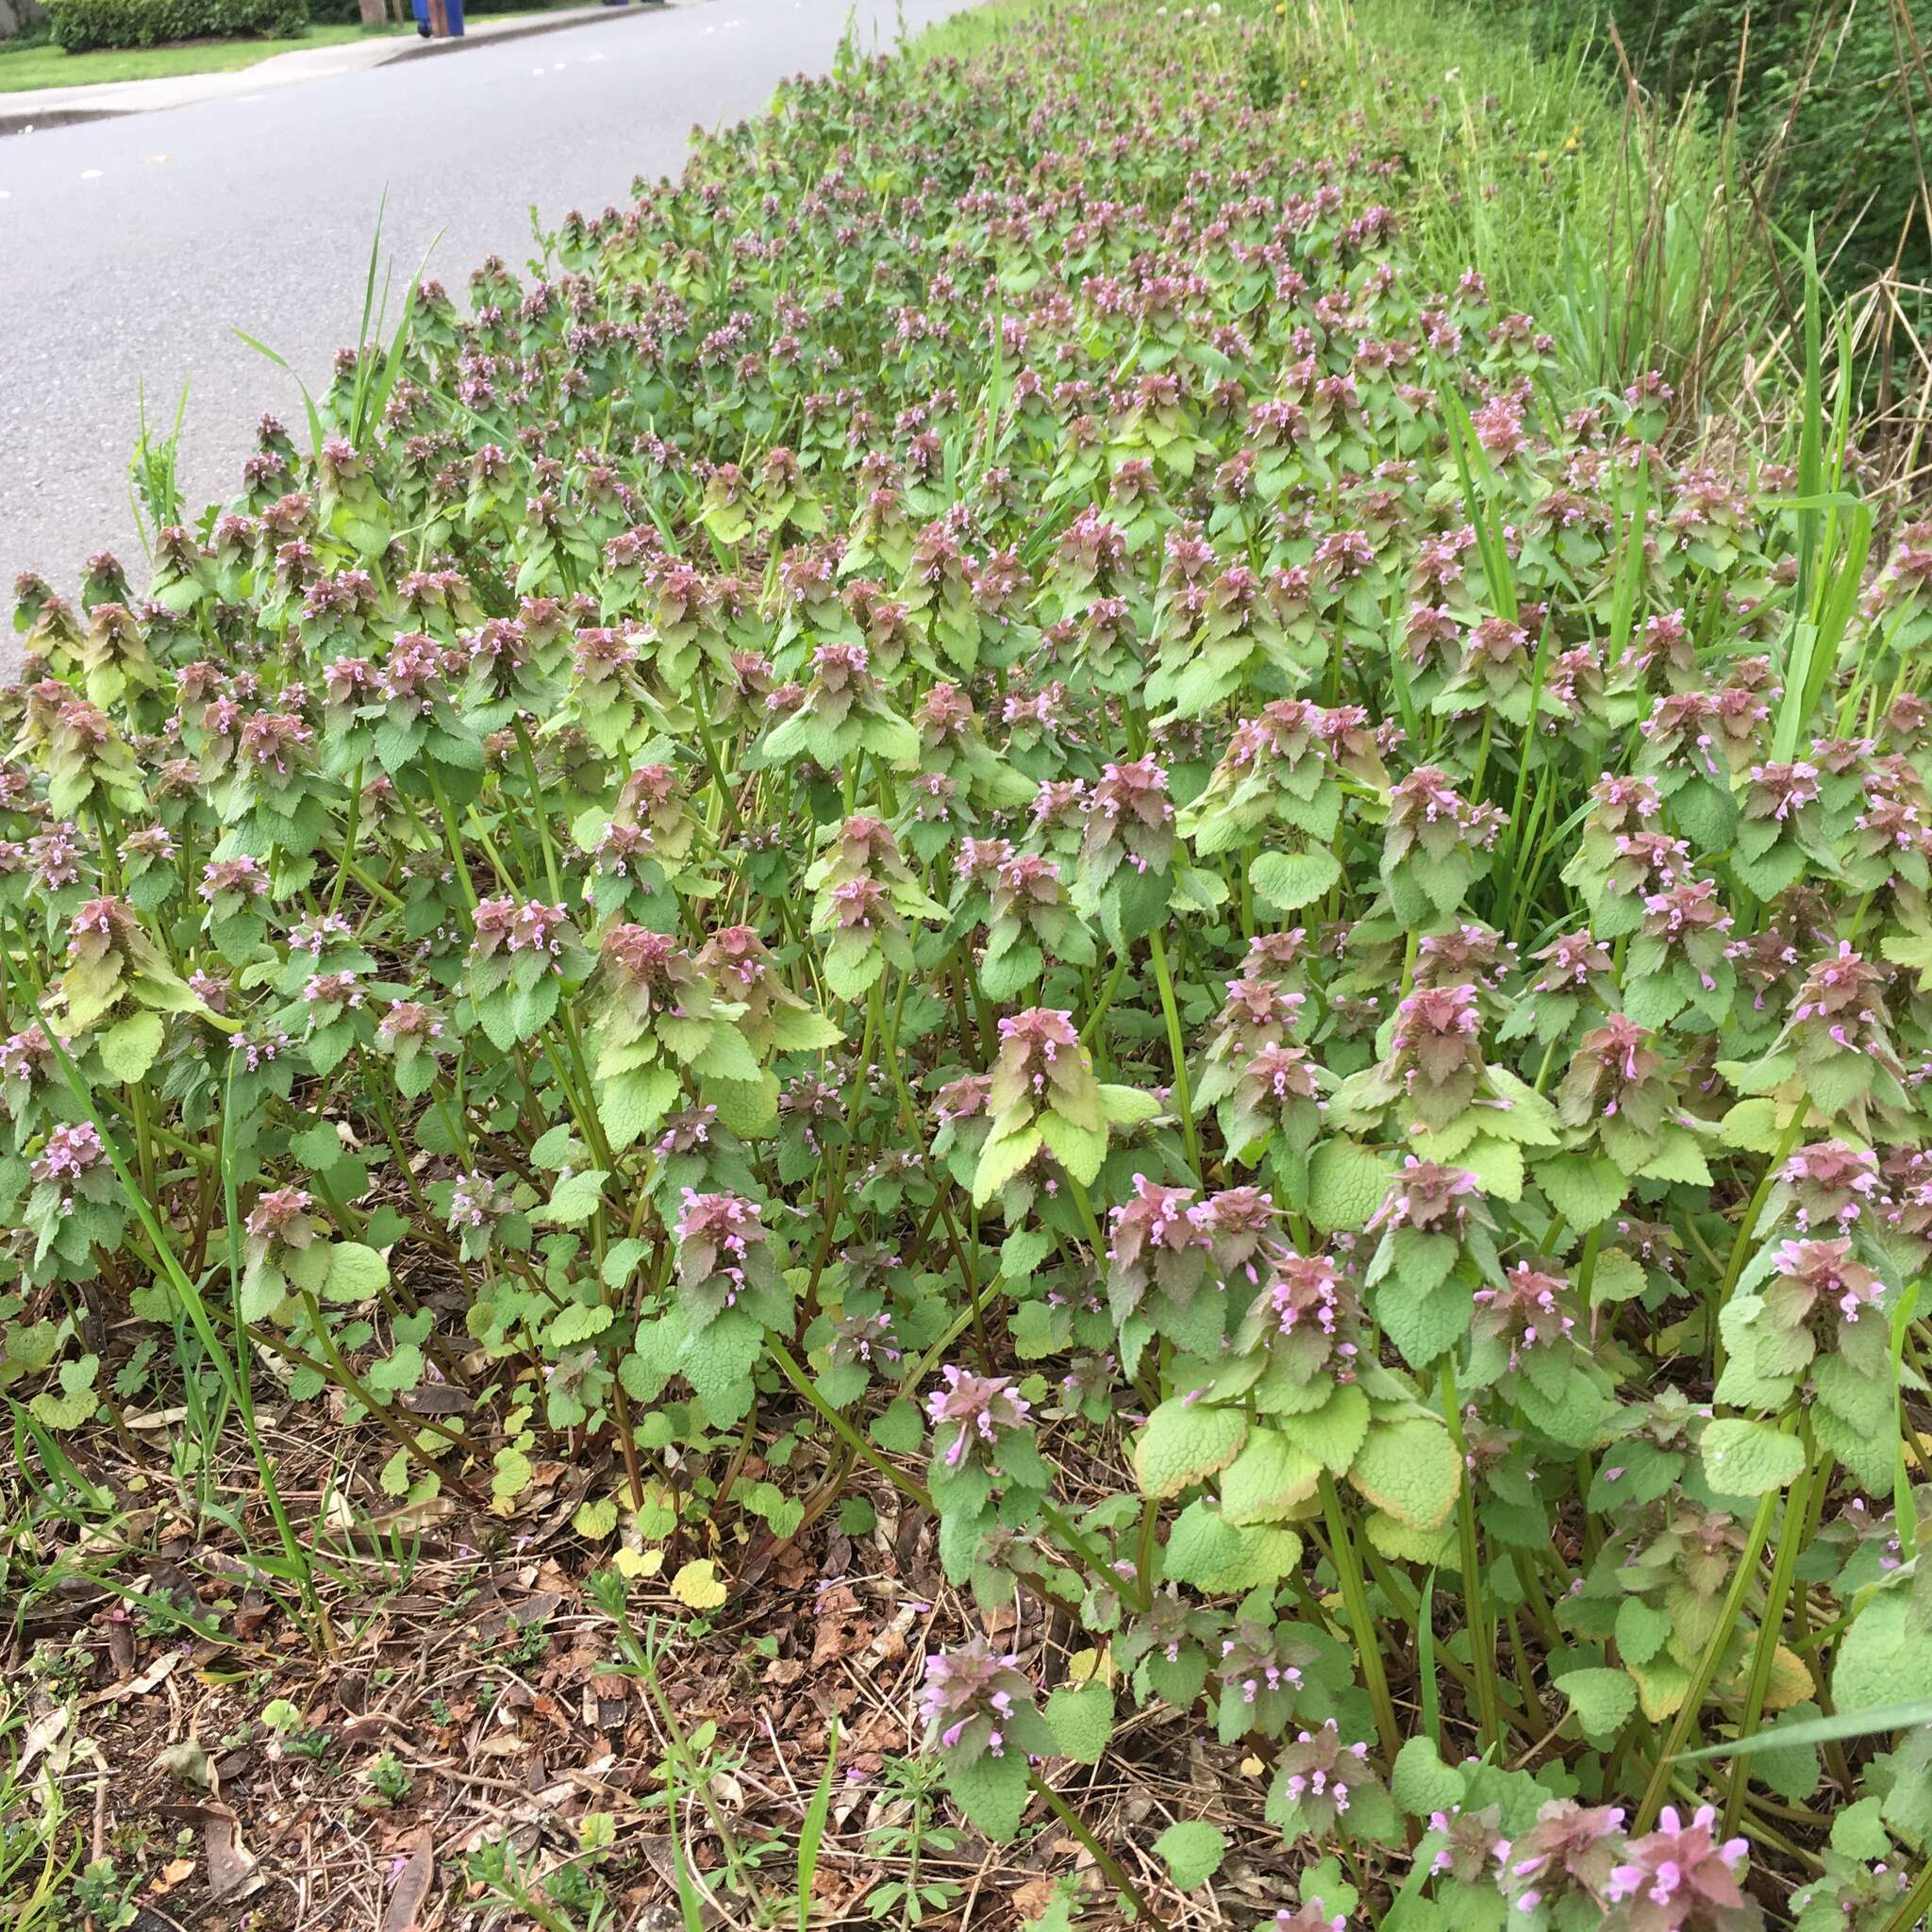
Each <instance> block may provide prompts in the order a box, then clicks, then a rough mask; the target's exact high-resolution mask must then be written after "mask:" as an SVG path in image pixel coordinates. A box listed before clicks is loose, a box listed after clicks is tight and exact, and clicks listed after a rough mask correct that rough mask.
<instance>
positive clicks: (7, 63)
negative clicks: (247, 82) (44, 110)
mask: <svg viewBox="0 0 1932 1932" xmlns="http://www.w3.org/2000/svg"><path fill="white" fill-rule="evenodd" d="M403 31H404V29H403V28H401V27H394V26H391V27H363V26H356V25H346V26H308V27H305V28H304V29H303V31H302V32H301V33H299V34H296V35H293V36H291V38H289V39H288V40H281V41H264V40H248V41H184V42H180V43H179V44H178V45H175V46H170V47H103V48H102V49H100V51H99V52H97V53H92V54H68V53H63V52H62V51H61V50H60V49H59V48H58V47H57V46H56V45H55V44H54V43H53V42H52V41H50V40H48V39H47V38H46V37H45V35H44V34H43V33H42V34H29V35H23V36H22V37H21V38H20V39H19V40H14V41H0V93H9V94H10V93H26V92H30V91H32V90H35V89H38V88H48V87H79V86H81V85H82V84H83V83H84V82H88V81H97V80H155V79H158V78H160V77H162V76H164V75H175V74H227V73H230V72H232V71H233V70H234V69H236V68H238V67H253V66H254V65H255V64H256V63H257V62H258V61H260V60H272V59H274V58H275V56H276V55H277V54H288V53H292V52H293V51H294V50H295V49H296V48H297V47H327V46H334V45H339V44H340V43H341V42H344V41H359V40H360V39H361V38H362V37H363V36H364V35H365V34H368V33H401V32H403Z"/></svg>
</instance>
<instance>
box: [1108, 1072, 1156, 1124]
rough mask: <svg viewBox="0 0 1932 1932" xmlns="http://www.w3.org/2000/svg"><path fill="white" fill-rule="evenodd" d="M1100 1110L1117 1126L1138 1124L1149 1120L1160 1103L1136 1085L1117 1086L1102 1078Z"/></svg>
mask: <svg viewBox="0 0 1932 1932" xmlns="http://www.w3.org/2000/svg"><path fill="white" fill-rule="evenodd" d="M1100 1110H1101V1112H1102V1113H1103V1114H1105V1115H1106V1116H1107V1118H1108V1120H1109V1121H1111V1122H1112V1123H1113V1124H1114V1125H1115V1126H1117V1127H1134V1126H1139V1125H1140V1124H1141V1122H1142V1121H1151V1120H1152V1119H1153V1118H1154V1116H1155V1115H1156V1114H1158V1112H1159V1111H1160V1103H1159V1102H1158V1100H1156V1099H1155V1097H1154V1096H1153V1094H1151V1093H1142V1092H1141V1090H1140V1089H1139V1088H1138V1087H1118V1086H1115V1085H1113V1084H1112V1083H1110V1082H1108V1081H1106V1080H1103V1081H1102V1082H1101V1083H1100Z"/></svg>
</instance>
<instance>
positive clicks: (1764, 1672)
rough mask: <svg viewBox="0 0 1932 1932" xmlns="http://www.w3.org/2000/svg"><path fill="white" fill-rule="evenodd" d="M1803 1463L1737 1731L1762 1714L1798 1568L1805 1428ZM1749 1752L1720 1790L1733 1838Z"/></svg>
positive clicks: (1749, 1729)
mask: <svg viewBox="0 0 1932 1932" xmlns="http://www.w3.org/2000/svg"><path fill="white" fill-rule="evenodd" d="M1805 1434H1806V1437H1807V1441H1806V1443H1805V1467H1804V1468H1803V1469H1801V1470H1800V1471H1799V1472H1798V1475H1797V1480H1796V1481H1795V1482H1793V1483H1792V1484H1791V1487H1790V1492H1789V1493H1788V1494H1787V1495H1786V1497H1785V1516H1784V1524H1783V1526H1782V1527H1781V1528H1780V1529H1779V1531H1778V1539H1777V1555H1776V1557H1774V1558H1773V1560H1772V1566H1771V1585H1770V1588H1769V1590H1768V1591H1766V1593H1765V1598H1764V1614H1763V1616H1762V1618H1761V1619H1760V1620H1759V1622H1758V1625H1757V1643H1756V1644H1755V1645H1754V1647H1753V1649H1752V1653H1751V1676H1750V1680H1749V1683H1748V1684H1747V1686H1746V1688H1745V1691H1744V1712H1743V1718H1742V1721H1741V1722H1740V1724H1739V1726H1738V1735H1739V1737H1740V1738H1748V1737H1750V1736H1751V1735H1752V1733H1753V1732H1754V1731H1756V1730H1757V1721H1758V1719H1759V1718H1760V1717H1762V1716H1763V1715H1764V1699H1765V1695H1766V1693H1767V1692H1768V1691H1770V1689H1771V1672H1772V1666H1773V1664H1774V1662H1775V1661H1776V1657H1777V1640H1778V1632H1779V1630H1780V1629H1781V1628H1782V1627H1783V1624H1784V1616H1785V1598H1786V1597H1787V1596H1788V1595H1789V1594H1790V1588H1791V1576H1792V1574H1793V1573H1794V1572H1795V1571H1796V1569H1797V1567H1798V1557H1799V1553H1800V1552H1801V1551H1802V1550H1803V1548H1804V1545H1805V1518H1806V1514H1807V1509H1808V1507H1809V1505H1810V1500H1811V1498H1810V1488H1811V1458H1812V1454H1813V1451H1812V1446H1811V1443H1810V1441H1809V1436H1810V1431H1809V1430H1808V1429H1807V1430H1806V1431H1805ZM1750 1762H1751V1759H1750V1754H1749V1753H1748V1752H1746V1753H1742V1754H1740V1756H1739V1757H1738V1758H1737V1760H1736V1762H1735V1763H1733V1765H1732V1766H1731V1781H1730V1785H1729V1787H1728V1789H1727V1790H1726V1791H1725V1793H1724V1837H1725V1838H1729V1837H1731V1836H1732V1835H1733V1834H1734V1833H1735V1832H1736V1831H1737V1829H1738V1821H1739V1819H1740V1817H1741V1816H1742V1814H1743V1810H1744V1792H1745V1789H1746V1787H1747V1786H1748V1785H1749V1783H1750Z"/></svg>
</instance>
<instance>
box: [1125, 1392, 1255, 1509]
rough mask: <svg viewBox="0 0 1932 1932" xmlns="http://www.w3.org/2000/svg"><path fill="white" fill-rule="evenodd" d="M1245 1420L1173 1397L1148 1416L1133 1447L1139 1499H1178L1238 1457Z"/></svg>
mask: <svg viewBox="0 0 1932 1932" xmlns="http://www.w3.org/2000/svg"><path fill="white" fill-rule="evenodd" d="M1247 1433H1248V1419H1247V1417H1246V1416H1244V1415H1243V1414H1242V1413H1241V1410H1240V1409H1237V1408H1208V1407H1204V1406H1203V1405H1201V1404H1199V1403H1189V1402H1187V1401H1186V1400H1184V1399H1183V1398H1182V1397H1180V1396H1172V1397H1170V1398H1169V1399H1168V1400H1167V1401H1166V1402H1163V1403H1162V1404H1161V1405H1160V1407H1158V1408H1157V1409H1156V1410H1155V1411H1154V1413H1153V1414H1152V1415H1151V1416H1149V1417H1148V1418H1147V1426H1146V1427H1145V1428H1144V1429H1142V1430H1141V1436H1140V1440H1139V1441H1137V1442H1136V1443H1135V1444H1134V1475H1135V1478H1136V1480H1137V1481H1138V1482H1139V1483H1140V1485H1141V1494H1142V1495H1143V1496H1154V1497H1161V1496H1177V1495H1179V1494H1180V1492H1181V1491H1183V1490H1184V1489H1186V1488H1187V1487H1188V1486H1189V1484H1191V1483H1197V1482H1200V1481H1202V1480H1203V1479H1204V1478H1205V1477H1208V1476H1210V1475H1212V1474H1215V1472H1216V1471H1218V1470H1223V1469H1225V1468H1226V1467H1227V1465H1228V1464H1229V1463H1230V1462H1232V1461H1233V1460H1234V1459H1235V1457H1236V1456H1237V1455H1239V1454H1240V1453H1241V1443H1242V1442H1243V1441H1245V1440H1246V1437H1247Z"/></svg>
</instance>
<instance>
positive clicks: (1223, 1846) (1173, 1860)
mask: <svg viewBox="0 0 1932 1932" xmlns="http://www.w3.org/2000/svg"><path fill="white" fill-rule="evenodd" d="M1154 1850H1155V1854H1156V1856H1157V1857H1159V1859H1160V1861H1161V1862H1162V1863H1163V1864H1164V1865H1165V1866H1166V1867H1167V1875H1168V1876H1169V1878H1171V1879H1172V1880H1173V1881H1174V1890H1177V1891H1192V1890H1194V1888H1195V1887H1196V1886H1197V1885H1206V1884H1207V1883H1208V1880H1209V1879H1210V1878H1212V1877H1213V1876H1214V1874H1216V1873H1217V1872H1219V1871H1220V1870H1221V1861H1222V1859H1223V1858H1224V1857H1226V1855H1227V1840H1226V1839H1225V1838H1224V1837H1223V1835H1222V1834H1221V1833H1220V1832H1219V1831H1218V1830H1217V1829H1216V1828H1215V1827H1214V1826H1213V1825H1211V1824H1208V1821H1207V1820H1206V1819H1205V1818H1187V1819H1183V1820H1182V1821H1181V1823H1180V1824H1170V1825H1169V1826H1168V1827H1167V1829H1166V1830H1165V1831H1163V1832H1162V1833H1161V1834H1160V1836H1159V1837H1158V1839H1156V1840H1154Z"/></svg>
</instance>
